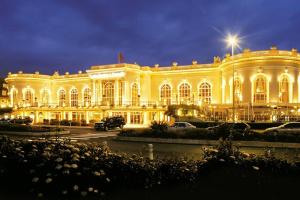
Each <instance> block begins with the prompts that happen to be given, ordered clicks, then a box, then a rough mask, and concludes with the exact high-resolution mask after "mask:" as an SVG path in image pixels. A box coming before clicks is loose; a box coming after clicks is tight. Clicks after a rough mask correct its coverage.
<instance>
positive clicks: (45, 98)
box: [41, 89, 50, 106]
mask: <svg viewBox="0 0 300 200" xmlns="http://www.w3.org/2000/svg"><path fill="white" fill-rule="evenodd" d="M49 98H50V95H49V90H47V89H43V90H42V92H41V99H42V106H48V105H49Z"/></svg>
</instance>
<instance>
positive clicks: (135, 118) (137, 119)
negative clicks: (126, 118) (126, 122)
mask: <svg viewBox="0 0 300 200" xmlns="http://www.w3.org/2000/svg"><path fill="white" fill-rule="evenodd" d="M130 123H131V124H142V123H143V115H142V113H141V112H131V113H130Z"/></svg>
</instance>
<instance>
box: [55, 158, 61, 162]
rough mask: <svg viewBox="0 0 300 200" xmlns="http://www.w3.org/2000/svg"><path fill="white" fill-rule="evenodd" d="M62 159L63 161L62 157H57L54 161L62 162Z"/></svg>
mask: <svg viewBox="0 0 300 200" xmlns="http://www.w3.org/2000/svg"><path fill="white" fill-rule="evenodd" d="M62 161H63V159H62V158H57V159H56V160H55V162H62Z"/></svg>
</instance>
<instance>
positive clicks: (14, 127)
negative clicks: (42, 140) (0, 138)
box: [0, 124, 64, 132]
mask: <svg viewBox="0 0 300 200" xmlns="http://www.w3.org/2000/svg"><path fill="white" fill-rule="evenodd" d="M0 130H1V131H14V132H56V131H63V130H64V129H62V128H55V127H45V126H30V125H21V124H0Z"/></svg>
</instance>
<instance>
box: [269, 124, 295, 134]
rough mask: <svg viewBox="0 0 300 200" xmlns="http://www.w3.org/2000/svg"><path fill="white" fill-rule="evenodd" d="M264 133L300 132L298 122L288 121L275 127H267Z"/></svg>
mask: <svg viewBox="0 0 300 200" xmlns="http://www.w3.org/2000/svg"><path fill="white" fill-rule="evenodd" d="M264 133H300V122H288V123H285V124H282V125H280V126H277V127H272V128H267V129H266V130H265V131H264Z"/></svg>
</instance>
